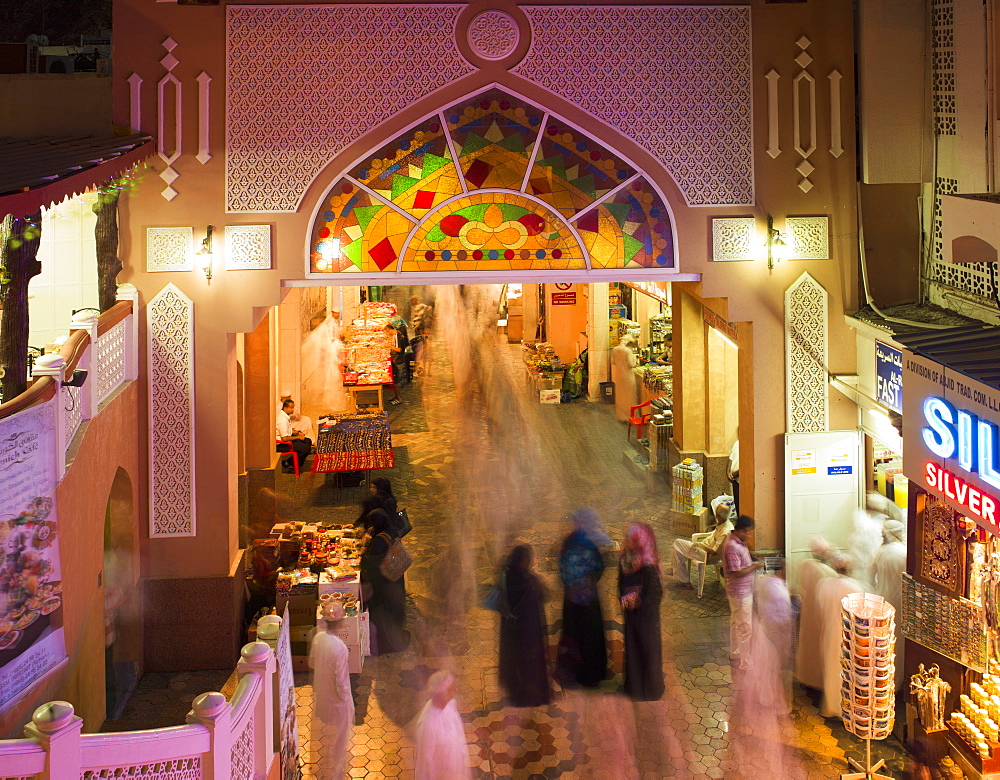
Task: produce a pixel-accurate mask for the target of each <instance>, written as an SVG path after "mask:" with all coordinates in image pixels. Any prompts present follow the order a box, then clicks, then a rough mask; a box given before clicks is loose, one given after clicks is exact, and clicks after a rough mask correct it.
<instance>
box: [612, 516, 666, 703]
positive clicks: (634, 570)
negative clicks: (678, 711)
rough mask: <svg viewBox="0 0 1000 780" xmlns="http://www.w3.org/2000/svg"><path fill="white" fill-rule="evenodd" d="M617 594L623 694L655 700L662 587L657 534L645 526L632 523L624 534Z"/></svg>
mask: <svg viewBox="0 0 1000 780" xmlns="http://www.w3.org/2000/svg"><path fill="white" fill-rule="evenodd" d="M618 593H619V597H620V598H621V604H622V611H623V612H624V615H625V693H627V694H628V695H629V696H631V697H632V698H633V699H635V700H636V701H656V700H657V699H659V698H660V697H661V696H663V688H664V684H663V648H662V641H663V639H662V637H661V635H660V600H661V599H662V598H663V584H662V582H661V576H660V555H659V553H658V552H657V550H656V535H655V534H654V533H653V529H652V528H651V527H650V526H649V525H647V524H646V523H633V524H632V525H630V526H629V527H628V530H627V531H626V532H625V545H624V549H623V550H622V554H621V560H620V562H619V565H618Z"/></svg>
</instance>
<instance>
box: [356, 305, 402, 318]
mask: <svg viewBox="0 0 1000 780" xmlns="http://www.w3.org/2000/svg"><path fill="white" fill-rule="evenodd" d="M360 311H361V319H362V320H367V321H369V322H371V321H372V320H381V321H382V322H383V323H385V322H386V321H388V320H389V319H390V318H391V317H394V316H395V315H396V304H394V303H389V302H388V301H367V302H365V303H362V304H361V309H360Z"/></svg>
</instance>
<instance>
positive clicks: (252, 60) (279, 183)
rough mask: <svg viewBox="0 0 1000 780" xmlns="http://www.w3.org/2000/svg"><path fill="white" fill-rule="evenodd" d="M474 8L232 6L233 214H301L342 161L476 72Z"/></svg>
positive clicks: (229, 132) (229, 142) (229, 140)
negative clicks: (466, 23)
mask: <svg viewBox="0 0 1000 780" xmlns="http://www.w3.org/2000/svg"><path fill="white" fill-rule="evenodd" d="M462 8H463V7H462V6H455V5H452V6H434V5H428V6H418V7H414V6H405V5H339V6H305V7H303V6H277V7H276V6H271V5H268V6H235V5H230V6H228V7H227V8H226V106H227V111H226V208H227V209H228V210H229V211H230V212H285V211H295V210H296V208H297V207H298V204H299V201H300V200H301V198H302V196H303V194H304V192H305V190H306V188H307V187H308V186H309V184H310V183H311V182H312V180H313V179H314V178H315V177H316V175H317V174H318V173H319V172H320V171H321V170H322V169H323V168H324V166H326V165H327V164H328V163H329V162H330V160H331V159H333V157H334V156H336V155H337V154H338V153H339V152H340V151H342V150H343V149H344V148H345V147H346V146H347V145H348V144H350V143H351V141H353V140H354V139H356V138H357V137H358V136H359V135H361V134H362V133H363V132H365V131H367V130H368V129H370V128H372V127H374V126H376V125H378V124H379V123H381V122H384V121H385V120H387V119H389V118H391V117H392V116H394V115H395V114H396V113H398V112H399V111H400V109H402V108H404V107H406V106H407V105H409V104H410V103H412V102H414V101H416V100H419V99H421V98H423V97H425V96H427V95H429V94H430V93H432V92H434V91H435V90H437V89H440V88H441V87H443V86H445V85H447V84H450V83H451V82H453V81H455V80H456V79H460V78H462V77H463V76H467V75H469V74H471V73H473V72H475V69H474V68H473V67H472V66H471V65H470V64H469V63H468V62H466V61H465V59H464V58H463V57H462V56H461V54H460V53H459V51H458V48H457V47H456V45H455V25H456V22H457V19H458V15H459V14H460V13H461V11H462Z"/></svg>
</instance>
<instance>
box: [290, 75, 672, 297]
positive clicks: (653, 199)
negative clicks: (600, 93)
mask: <svg viewBox="0 0 1000 780" xmlns="http://www.w3.org/2000/svg"><path fill="white" fill-rule="evenodd" d="M308 254H309V266H308V269H307V277H309V278H324V277H328V278H333V275H336V274H341V273H364V274H379V273H382V272H387V271H388V272H393V271H397V272H407V271H410V272H428V271H430V272H448V271H452V272H454V271H507V270H509V271H525V270H586V271H590V270H598V269H608V270H610V269H660V270H666V271H674V272H676V270H677V266H676V246H675V231H674V228H673V218H672V215H671V213H670V209H669V207H668V206H667V205H666V201H665V199H664V198H663V196H662V194H661V193H660V192H659V191H658V189H657V188H656V186H655V185H654V184H653V183H652V181H651V179H650V178H649V177H648V176H647V175H646V174H645V173H644V172H642V171H640V170H639V169H638V168H637V167H636V166H635V165H633V164H632V163H631V162H629V161H628V160H626V159H625V158H623V157H622V156H621V155H620V154H617V153H615V152H614V151H612V150H610V149H608V148H607V147H606V145H604V144H603V143H601V142H600V141H598V140H596V139H595V138H594V137H592V136H591V135H590V134H589V133H587V132H585V131H583V130H580V129H579V128H576V127H573V126H571V125H570V124H568V123H567V122H565V121H563V120H562V119H561V118H559V117H557V116H555V115H553V114H551V113H549V112H548V111H546V110H545V109H543V108H540V107H538V106H536V105H534V104H532V103H530V102H529V101H527V100H525V99H524V98H521V97H519V96H515V95H513V94H512V93H510V92H509V91H506V90H504V89H501V88H499V87H491V88H489V89H487V90H486V91H483V92H480V93H478V94H476V95H473V96H471V97H469V98H466V99H465V100H463V101H461V102H459V103H457V104H454V105H452V106H449V107H446V108H444V109H443V110H441V111H439V112H437V113H436V114H434V115H432V116H430V117H428V118H427V119H425V120H423V121H422V122H419V123H417V124H416V125H414V126H412V127H410V128H409V129H407V130H406V131H404V132H403V133H401V134H399V135H398V136H397V137H396V138H394V139H393V140H392V141H390V142H389V143H387V144H385V145H383V146H382V148H380V149H379V150H378V151H376V152H375V153H374V154H371V155H369V156H367V157H366V158H364V159H363V160H361V161H360V162H358V163H356V164H354V165H353V166H351V167H350V168H349V169H348V170H346V171H344V172H343V174H342V175H341V176H339V177H337V178H336V180H335V183H334V184H333V186H332V187H330V188H329V189H328V191H327V192H326V194H325V196H324V197H323V199H322V201H321V202H320V203H319V204H318V206H317V209H316V212H315V216H314V219H313V223H312V232H311V235H310V240H309V252H308Z"/></svg>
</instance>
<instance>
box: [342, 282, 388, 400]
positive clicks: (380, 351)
mask: <svg viewBox="0 0 1000 780" xmlns="http://www.w3.org/2000/svg"><path fill="white" fill-rule="evenodd" d="M394 316H396V307H395V305H394V304H391V303H383V302H368V303H363V304H361V316H359V317H358V318H357V319H356V320H354V322H353V323H352V324H351V327H350V328H348V329H346V331H345V333H344V340H345V346H346V347H347V355H348V358H347V359H348V364H349V366H350V367H349V369H348V371H349V372H350V373H352V374H353V375H354V376H352V381H351V382H350V384H358V385H388V384H392V361H391V357H392V355H391V353H390V351H389V346H390V336H389V334H388V333H386V332H385V330H384V328H385V324H386V323H387V322H388V321H389V320H390V319H391V318H392V317H394Z"/></svg>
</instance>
